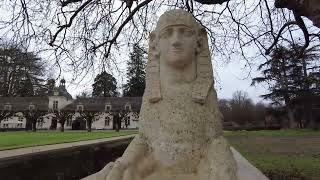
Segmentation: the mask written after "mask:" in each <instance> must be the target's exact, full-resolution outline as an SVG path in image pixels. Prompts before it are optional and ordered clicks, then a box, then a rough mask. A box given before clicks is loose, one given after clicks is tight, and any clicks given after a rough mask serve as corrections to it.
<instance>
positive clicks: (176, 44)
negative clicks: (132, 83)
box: [146, 10, 213, 102]
mask: <svg viewBox="0 0 320 180" xmlns="http://www.w3.org/2000/svg"><path fill="white" fill-rule="evenodd" d="M160 61H161V62H165V63H166V64H167V65H169V66H171V67H174V68H177V69H183V68H185V67H186V66H188V65H190V64H192V62H195V63H194V64H195V65H196V82H195V83H194V89H193V94H195V96H197V97H196V99H199V97H201V98H200V99H203V98H205V97H206V95H207V93H208V89H207V88H203V89H202V90H201V88H202V87H204V86H203V85H205V86H206V87H207V86H211V85H212V82H213V77H212V65H211V58H210V52H209V46H208V39H207V32H206V30H205V28H204V27H203V26H202V25H200V24H199V23H198V22H197V21H196V19H195V18H194V17H193V16H192V14H190V13H188V12H186V11H183V10H171V11H167V12H165V13H164V14H163V15H161V17H160V18H159V21H158V23H157V26H156V28H155V30H154V31H152V32H151V33H150V40H149V60H148V68H147V81H146V90H147V91H149V95H150V97H149V100H150V102H158V101H159V100H160V99H161V92H160V79H159V72H160V63H159V62H160ZM195 84H198V85H195ZM199 85H200V86H199ZM199 88H200V89H199ZM202 91H203V92H202ZM201 101H202V100H201Z"/></svg>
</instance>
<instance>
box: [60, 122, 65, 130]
mask: <svg viewBox="0 0 320 180" xmlns="http://www.w3.org/2000/svg"><path fill="white" fill-rule="evenodd" d="M60 131H61V132H64V123H63V124H62V123H61V127H60Z"/></svg>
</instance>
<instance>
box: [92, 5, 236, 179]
mask: <svg viewBox="0 0 320 180" xmlns="http://www.w3.org/2000/svg"><path fill="white" fill-rule="evenodd" d="M207 43H208V40H207V35H206V31H205V30H204V28H203V27H202V26H201V25H200V24H198V23H197V22H196V20H195V19H194V18H193V16H192V15H191V14H189V13H187V12H185V11H183V10H172V11H168V12H166V13H165V14H164V15H162V16H161V17H160V19H159V21H158V24H157V27H156V29H155V31H153V32H152V33H151V35H150V42H149V59H148V67H147V77H146V90H145V93H144V96H143V102H142V107H141V111H140V129H139V134H138V135H137V136H136V137H135V138H134V140H133V141H132V142H131V143H130V145H129V146H128V148H127V149H126V151H125V153H124V154H123V156H122V157H121V158H119V159H118V160H117V161H116V162H114V163H109V164H108V165H107V166H106V167H105V168H104V169H102V170H101V171H100V172H99V173H97V174H96V175H95V176H94V178H92V179H99V180H100V179H101V180H105V179H106V180H160V179H161V180H163V179H166V180H236V179H237V177H236V163H235V161H234V159H233V156H232V153H231V151H230V147H229V145H228V143H227V142H226V141H225V140H224V138H223V137H222V126H221V114H220V112H219V109H218V106H217V97H216V92H215V90H214V88H213V77H212V65H211V59H210V52H209V47H208V44H207Z"/></svg>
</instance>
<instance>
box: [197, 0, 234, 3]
mask: <svg viewBox="0 0 320 180" xmlns="http://www.w3.org/2000/svg"><path fill="white" fill-rule="evenodd" d="M194 1H196V2H198V3H200V4H222V3H224V2H228V1H230V0H194Z"/></svg>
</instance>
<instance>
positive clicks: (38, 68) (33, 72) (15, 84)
mask: <svg viewBox="0 0 320 180" xmlns="http://www.w3.org/2000/svg"><path fill="white" fill-rule="evenodd" d="M43 75H44V63H43V62H42V60H41V59H40V58H39V57H37V56H36V55H35V54H34V53H32V52H25V51H24V50H23V49H21V48H19V47H17V46H14V45H3V44H1V45H0V96H34V95H37V92H36V91H37V90H38V89H40V88H41V87H42V86H43V85H42V84H41V83H42V82H43V81H44V80H43V79H42V77H43Z"/></svg>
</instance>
